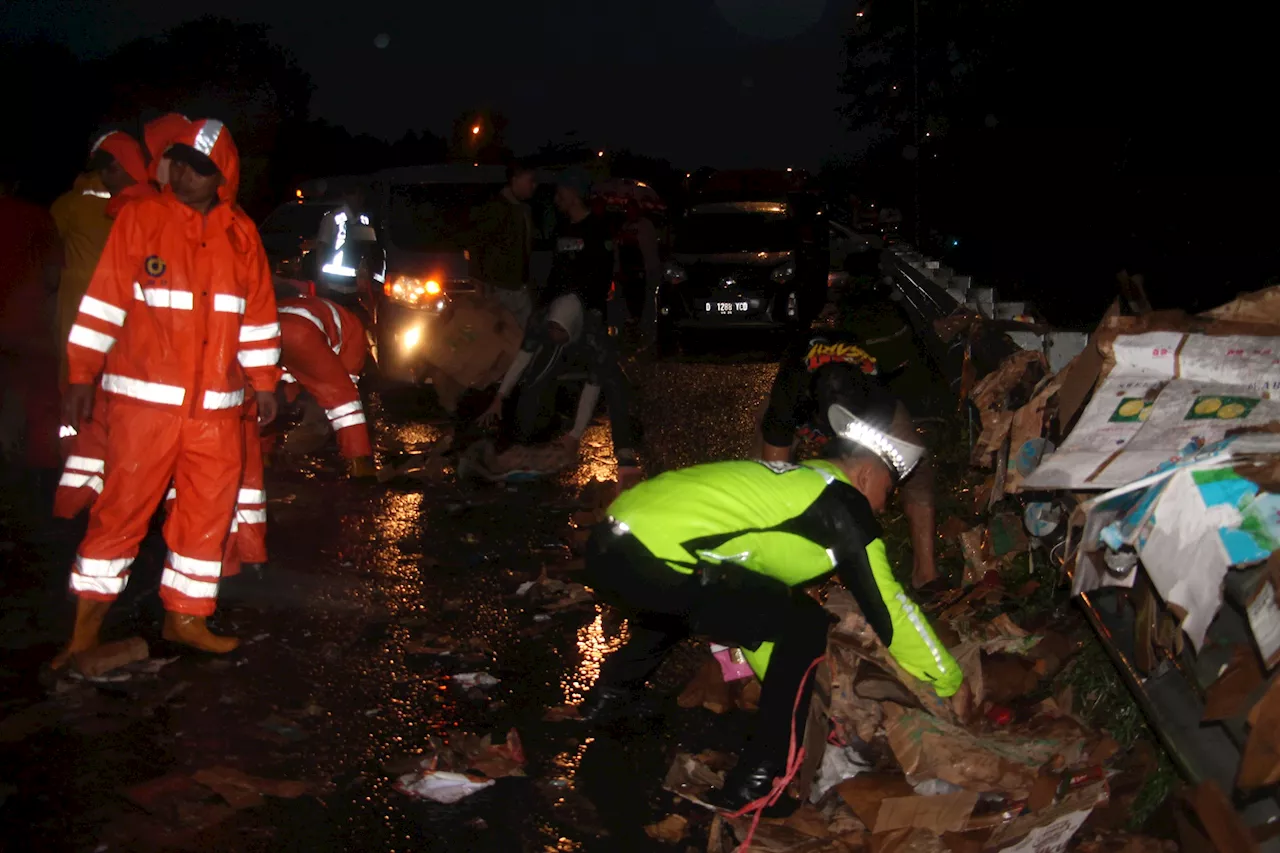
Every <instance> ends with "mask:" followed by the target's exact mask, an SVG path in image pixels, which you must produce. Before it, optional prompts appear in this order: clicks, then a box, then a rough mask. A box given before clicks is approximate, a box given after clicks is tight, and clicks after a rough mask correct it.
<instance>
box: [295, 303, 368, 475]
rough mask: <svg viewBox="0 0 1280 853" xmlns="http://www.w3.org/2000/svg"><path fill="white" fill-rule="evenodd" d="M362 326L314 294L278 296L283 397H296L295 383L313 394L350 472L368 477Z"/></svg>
mask: <svg viewBox="0 0 1280 853" xmlns="http://www.w3.org/2000/svg"><path fill="white" fill-rule="evenodd" d="M367 346H368V345H367V343H366V341H365V333H364V325H363V324H362V323H361V322H360V321H359V320H358V319H357V318H356V315H355V314H353V313H351V312H350V311H348V310H347V309H346V308H343V307H342V306H341V305H338V304H336V303H334V302H331V301H329V300H328V299H323V298H321V297H319V296H294V297H290V298H282V299H281V300H280V348H281V349H280V366H281V367H282V368H283V369H284V375H283V376H282V377H281V378H282V379H283V380H284V382H285V383H286V385H285V396H286V398H287V399H289V400H290V401H292V400H294V399H297V396H298V391H297V387H298V386H299V385H301V386H302V388H303V389H304V390H306V391H307V392H308V393H310V394H311V395H312V396H313V397H315V398H316V402H318V403H319V404H320V405H321V406H322V407H323V408H324V411H325V415H326V416H327V417H328V419H329V426H330V427H332V428H333V431H334V433H336V434H337V437H338V450H339V451H340V452H341V453H342V456H343V458H345V459H346V460H347V463H348V465H349V466H350V472H351V476H352V477H372V476H375V475H376V473H377V471H376V469H375V467H374V464H373V446H372V444H371V443H370V441H369V425H368V423H367V422H366V421H365V415H364V404H363V403H361V402H360V389H359V388H357V387H356V383H357V382H359V381H360V371H361V370H363V369H364V360H365V352H366V349H367Z"/></svg>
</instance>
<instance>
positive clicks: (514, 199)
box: [469, 162, 538, 328]
mask: <svg viewBox="0 0 1280 853" xmlns="http://www.w3.org/2000/svg"><path fill="white" fill-rule="evenodd" d="M537 189H538V179H537V176H536V175H535V174H534V171H533V169H531V168H529V167H528V166H525V165H522V164H520V163H516V162H513V163H510V164H508V165H507V183H506V186H504V187H503V188H502V191H501V192H499V193H498V194H497V196H495V197H494V198H493V199H491V200H490V201H488V202H487V203H485V204H482V205H480V206H479V207H478V208H476V209H475V210H474V211H472V214H471V222H472V228H471V232H470V234H469V238H470V239H469V243H470V249H471V252H472V255H471V257H472V268H473V270H474V272H475V275H476V277H477V278H478V279H480V281H482V282H484V286H485V287H486V288H488V289H489V290H490V291H491V292H492V294H493V296H494V297H495V298H497V300H498V301H499V302H501V303H502V305H503V307H504V308H506V309H507V310H508V311H510V312H511V313H512V314H513V315H515V318H516V322H517V323H519V324H520V326H521V328H523V327H524V325H525V324H526V323H528V322H529V315H530V314H532V313H533V286H532V284H531V276H530V272H529V260H530V255H531V254H532V252H533V217H532V214H531V213H530V210H529V199H531V198H533V194H534V192H535V191H536V190H537Z"/></svg>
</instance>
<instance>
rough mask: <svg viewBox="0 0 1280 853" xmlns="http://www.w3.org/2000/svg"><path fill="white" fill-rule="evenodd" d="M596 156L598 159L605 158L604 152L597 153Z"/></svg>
mask: <svg viewBox="0 0 1280 853" xmlns="http://www.w3.org/2000/svg"><path fill="white" fill-rule="evenodd" d="M596 156H597V157H603V156H604V152H603V151H597V152H596Z"/></svg>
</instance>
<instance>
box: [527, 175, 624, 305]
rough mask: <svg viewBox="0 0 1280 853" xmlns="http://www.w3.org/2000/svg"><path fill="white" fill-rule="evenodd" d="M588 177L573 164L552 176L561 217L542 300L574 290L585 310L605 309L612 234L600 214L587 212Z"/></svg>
mask: <svg viewBox="0 0 1280 853" xmlns="http://www.w3.org/2000/svg"><path fill="white" fill-rule="evenodd" d="M590 197H591V176H590V175H589V174H587V172H586V170H584V169H582V168H580V167H578V166H573V167H571V168H568V169H565V170H564V171H563V172H561V173H560V175H559V176H558V177H557V178H556V208H557V209H559V211H560V213H561V214H562V215H563V216H564V218H563V219H562V220H561V222H560V227H559V228H557V229H556V253H555V258H554V259H553V260H552V262H551V278H550V279H549V280H548V282H547V292H546V293H545V294H543V303H544V304H547V303H550V302H551V300H553V299H555V298H557V297H559V296H564V295H565V294H567V293H576V294H577V295H578V298H579V299H581V300H582V306H583V308H584V309H586V310H587V311H588V312H590V311H599V312H600V314H601V316H602V317H604V316H608V315H607V314H606V313H605V311H606V307H607V303H608V301H609V289H610V286H611V285H612V284H613V267H614V250H613V235H612V234H611V233H610V231H609V225H608V223H606V222H605V221H604V219H603V218H602V217H601V216H598V215H596V214H594V213H592V212H591V207H590V206H589V205H588V200H589V199H590Z"/></svg>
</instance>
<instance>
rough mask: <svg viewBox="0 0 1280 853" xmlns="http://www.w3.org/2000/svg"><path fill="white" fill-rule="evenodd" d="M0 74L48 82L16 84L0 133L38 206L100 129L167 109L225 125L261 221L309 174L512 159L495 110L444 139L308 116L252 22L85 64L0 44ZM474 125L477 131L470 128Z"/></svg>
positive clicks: (280, 59) (300, 94)
mask: <svg viewBox="0 0 1280 853" xmlns="http://www.w3.org/2000/svg"><path fill="white" fill-rule="evenodd" d="M212 69H216V73H213V72H212V71H211V70H212ZM0 73H2V74H4V76H5V79H8V80H41V81H42V83H45V84H47V85H41V86H39V87H36V86H16V87H13V88H12V90H11V92H10V96H9V97H8V98H7V104H6V110H7V112H8V114H9V118H10V119H12V122H11V123H8V122H7V124H8V128H7V132H6V133H5V134H3V135H0V136H2V137H3V138H2V139H0V144H2V145H3V150H2V151H0V156H2V157H3V161H4V163H5V164H6V166H5V168H6V170H8V171H13V172H14V173H15V174H17V175H19V176H20V177H21V178H22V182H23V192H24V194H26V195H28V196H30V197H32V198H33V199H36V200H39V201H43V202H48V201H50V200H51V199H52V198H54V197H55V196H56V195H57V194H58V193H60V192H62V191H63V190H65V189H66V188H67V187H68V186H69V185H70V184H71V181H72V179H73V178H74V177H75V174H76V172H77V171H78V170H79V169H80V168H81V166H82V165H83V164H84V160H85V154H86V152H87V149H88V146H89V145H90V144H91V142H92V140H93V139H94V138H95V137H96V136H97V135H98V134H99V133H101V132H103V131H105V130H109V129H120V130H126V131H128V132H130V133H133V134H134V135H135V136H138V138H139V139H140V138H141V127H142V124H143V123H144V122H145V121H147V120H149V119H151V118H154V117H156V116H158V115H160V114H162V113H165V112H169V111H176V112H181V113H184V114H186V115H189V116H191V117H193V118H195V117H197V116H216V117H218V118H221V119H222V120H223V121H225V122H226V123H227V125H228V127H230V128H231V129H232V132H233V133H234V135H235V139H236V144H237V146H238V147H239V149H240V155H241V158H242V175H241V190H240V201H241V203H242V204H243V205H244V207H245V208H246V209H247V210H249V212H250V213H253V214H255V215H259V216H261V215H263V214H265V213H266V212H267V211H269V210H270V209H271V208H272V207H273V206H274V205H275V204H276V203H278V202H279V200H280V199H281V198H285V197H288V196H289V195H290V194H291V193H292V188H293V187H294V186H296V184H297V182H298V181H300V180H302V179H305V178H308V177H313V176H317V175H327V174H344V173H351V172H367V171H373V170H376V169H381V168H386V167H390V166H400V165H411V164H414V163H428V162H438V161H440V160H443V159H446V158H448V157H454V158H456V159H459V160H482V161H484V162H502V160H503V159H505V158H506V157H507V156H509V151H508V150H507V148H506V144H505V141H504V135H503V134H504V130H505V126H506V121H505V119H504V118H503V117H502V116H501V115H498V114H496V113H493V112H491V111H477V112H476V113H474V114H472V113H468V114H465V115H462V116H459V117H458V118H457V119H456V120H455V121H454V122H453V130H452V134H453V138H452V140H450V139H446V138H444V137H442V136H439V135H437V134H435V133H433V132H431V131H430V130H421V131H417V132H413V131H410V132H408V133H406V134H405V135H404V136H403V137H401V138H400V139H398V140H396V141H395V142H387V141H384V140H381V139H377V138H375V137H372V136H368V135H353V134H351V133H350V132H349V131H347V130H346V129H345V128H342V127H337V126H335V125H332V124H330V123H328V122H326V121H324V120H323V119H316V118H313V117H312V116H311V114H310V101H311V94H312V91H313V89H314V86H313V84H312V81H311V79H310V77H309V75H308V74H307V73H306V72H305V71H303V70H302V69H301V68H300V67H299V66H298V64H297V62H296V60H295V59H294V58H293V56H292V55H291V54H290V53H289V52H288V51H287V50H285V49H284V48H282V47H280V46H279V45H277V44H275V43H273V42H272V41H271V40H270V38H269V37H268V35H267V30H266V27H265V26H262V25H259V24H241V23H235V22H232V21H228V20H226V19H221V18H213V17H206V18H201V19H199V20H196V21H191V22H188V23H185V24H182V25H180V26H178V27H175V28H174V29H172V30H169V31H168V32H165V33H163V34H161V35H159V36H155V37H151V38H144V39H139V40H137V41H133V42H130V43H128V44H126V45H124V46H122V47H121V48H120V49H119V50H117V51H115V52H114V53H112V54H111V55H110V56H107V57H105V58H103V59H100V60H93V61H83V62H82V61H79V60H77V59H76V57H75V56H73V55H72V54H71V53H70V51H68V50H67V49H66V48H65V47H62V46H60V45H54V44H49V43H45V42H28V43H15V44H6V45H3V49H0ZM423 118H424V121H431V120H434V119H435V118H436V117H429V116H424V117H423ZM477 121H481V122H483V124H484V129H483V133H481V134H474V135H473V134H471V132H470V129H471V127H472V126H473V123H475V122H477Z"/></svg>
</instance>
